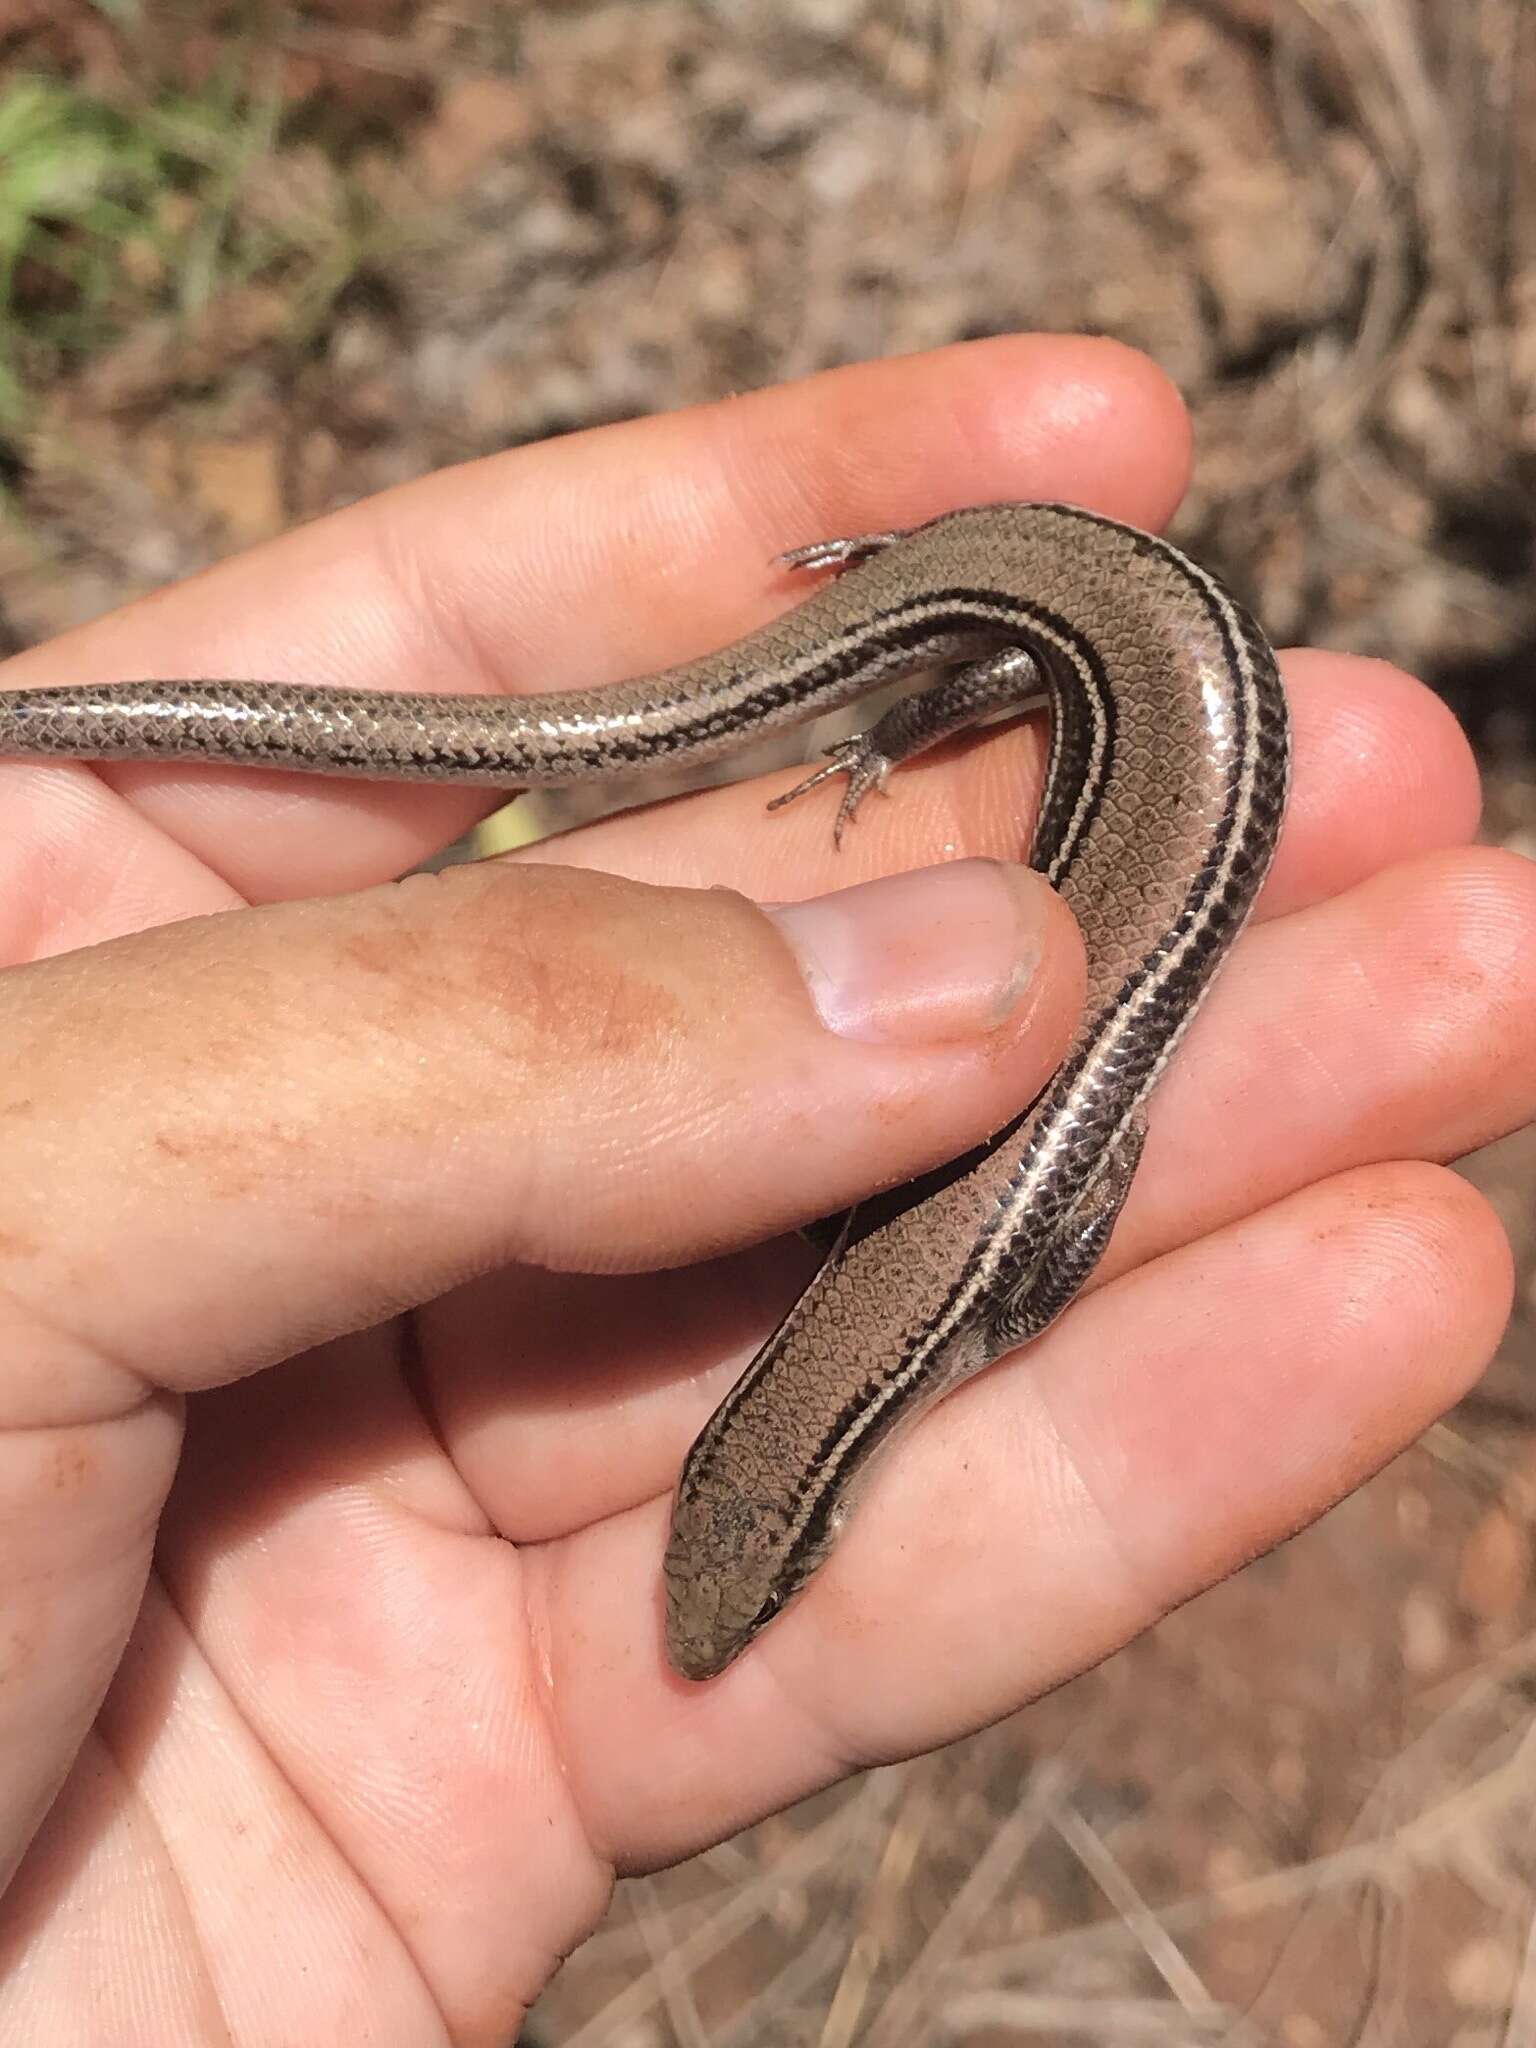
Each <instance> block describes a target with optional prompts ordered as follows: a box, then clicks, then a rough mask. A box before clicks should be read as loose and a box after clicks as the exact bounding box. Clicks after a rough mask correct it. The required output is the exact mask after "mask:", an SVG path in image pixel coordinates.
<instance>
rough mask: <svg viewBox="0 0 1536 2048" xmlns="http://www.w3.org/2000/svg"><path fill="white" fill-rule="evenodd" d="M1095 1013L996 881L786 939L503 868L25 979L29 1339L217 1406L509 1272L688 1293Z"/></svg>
mask: <svg viewBox="0 0 1536 2048" xmlns="http://www.w3.org/2000/svg"><path fill="white" fill-rule="evenodd" d="M1081 993H1082V959H1081V948H1080V945H1079V943H1078V940H1077V935H1076V932H1075V928H1074V927H1073V926H1072V923H1071V919H1070V917H1069V916H1068V914H1067V912H1066V910H1065V909H1064V907H1063V906H1062V904H1061V903H1060V901H1059V899H1057V898H1056V897H1055V896H1054V895H1053V894H1052V892H1051V891H1050V890H1049V889H1048V888H1047V887H1046V885H1045V884H1044V883H1043V882H1042V881H1041V879H1040V878H1039V877H1038V876H1035V875H1033V874H1031V873H1029V872H1028V871H1027V870H1024V869H1009V868H1004V867H1002V866H1000V865H995V864H992V863H981V862H977V863H962V864H959V865H953V866H950V867H946V868H940V869H934V870H928V871H925V872H923V873H920V874H915V875H908V876H904V877H901V878H895V879H893V880H891V881H890V882H888V883H884V884H878V885H871V886H868V887H866V888H864V889H860V890H854V891H848V892H844V893H842V894H840V895H838V896H835V897H832V898H828V899H825V900H822V901H819V902H816V903H813V904H807V905H800V906H795V907H794V908H793V909H786V910H784V911H782V912H781V913H778V914H777V916H776V918H774V919H770V918H769V917H766V916H765V915H764V914H763V912H762V911H761V910H759V909H758V908H757V907H756V906H755V905H753V904H750V903H748V902H746V901H745V900H744V899H742V898H740V897H737V896H734V895H731V894H729V893H728V892H725V891H720V890H714V891H709V892H683V891H665V890H656V889H649V888H645V887H642V886H641V885H638V884H634V883H627V882H622V881H617V880H614V879H612V878H608V877H597V876H585V875H572V874H568V873H565V872H563V871H560V870H546V871H537V872H535V871H526V872H525V871H520V870H518V869H516V868H513V867H509V866H506V865H503V864H500V863H491V864H487V865H486V866H484V867H480V868H476V869H468V870H459V871H456V872H453V873H450V874H447V875H444V876H440V877H422V878H420V879H418V880H417V881H416V882H414V883H411V884H407V885H404V886H402V887H399V888H394V889H389V890H378V891H374V892H371V893H369V894H367V895H365V896H361V897H357V898H353V899H350V900H343V901H337V900H334V899H332V900H328V901H326V902H321V903H315V904H308V905H291V906H282V907H277V908H274V909H271V910H268V911H264V912H250V913H246V912H240V913H235V914H234V915H233V916H231V917H228V918H224V919H205V920H200V921H197V922H191V923H183V924H178V925H175V926H171V927H167V928H164V929H162V930H160V931H158V932H154V933H146V934H141V935H140V936H138V937H136V938H134V939H130V940H124V941H120V942H118V943H117V944H115V945H114V946H111V947H98V948H94V949H92V950H90V951H89V952H87V953H85V954H80V955H71V956H68V957H67V958H65V959H63V960H59V961H50V962H45V963H43V964H42V965H40V966H37V967H34V968H30V969H26V970H22V971H18V972H16V973H14V974H12V975H10V976H9V977H6V978H5V979H4V981H3V982H0V1009H3V1016H4V1039H5V1044H6V1047H7V1073H8V1076H9V1077H10V1078H9V1088H10V1090H11V1091H12V1093H11V1097H10V1100H9V1101H8V1102H7V1103H6V1104H4V1105H3V1107H4V1108H5V1109H6V1111H7V1112H8V1130H7V1135H8V1148H7V1160H6V1175H5V1178H4V1184H3V1187H0V1250H5V1251H7V1252H8V1253H9V1254H10V1267H11V1273H10V1280H9V1295H10V1300H11V1302H12V1304H13V1313H17V1312H19V1313H21V1314H22V1315H23V1316H25V1315H26V1313H27V1312H28V1311H29V1310H30V1313H31V1314H32V1316H33V1317H34V1318H35V1319H37V1320H40V1321H43V1322H45V1323H46V1324H47V1326H48V1327H50V1328H53V1329H55V1330H58V1329H59V1328H60V1327H61V1326H62V1327H64V1328H65V1329H67V1330H68V1332H69V1334H70V1337H71V1338H72V1340H73V1342H74V1344H75V1345H76V1346H77V1347H79V1348H80V1349H81V1350H82V1351H85V1352H88V1353H99V1354H102V1355H104V1356H105V1357H107V1358H109V1359H111V1360H113V1361H116V1362H123V1361H129V1362H132V1363H134V1364H136V1365H137V1366H138V1367H139V1369H140V1370H142V1371H144V1372H146V1373H147V1374H149V1375H150V1376H152V1377H154V1378H156V1379H158V1380H160V1381H162V1382H163V1383H170V1384H174V1385H177V1386H186V1385H188V1384H194V1383H205V1382H206V1381H207V1380H209V1379H211V1378H216V1377H217V1378H222V1377H228V1376H231V1375H232V1374H235V1373H238V1372H240V1371H242V1370H245V1369H247V1368H248V1367H250V1366H251V1365H253V1364H255V1363H259V1362H264V1361H265V1360H268V1359H271V1358H273V1357H276V1356H279V1355H286V1354H288V1353H291V1352H293V1351H296V1350H298V1349H300V1348H301V1347H303V1346H305V1345H307V1344H310V1343H313V1342H315V1341H317V1340H318V1339H319V1338H321V1337H322V1336H326V1335H332V1334H335V1333H337V1332H339V1331H342V1330H346V1329H356V1328H360V1327H362V1326H364V1325H366V1324H369V1323H372V1322H375V1321H377V1320H379V1319H380V1318H381V1317H383V1316H384V1315H386V1314H388V1313H390V1312H391V1311H393V1310H395V1309H398V1308H401V1307H404V1306H409V1305H411V1304H414V1303H416V1302H420V1301H422V1300H425V1299H427V1298H429V1297H431V1296H434V1295H436V1294H438V1293H440V1292H441V1291H442V1290H443V1289H445V1288H447V1287H449V1286H451V1285H452V1284H453V1283H454V1282H456V1281H459V1280H462V1279H463V1278H465V1277H466V1275H468V1274H471V1273H475V1272H480V1271H484V1270H486V1269H487V1268H490V1267H493V1266H496V1265H500V1264H503V1263H505V1262H507V1261H508V1260H513V1259H526V1260H532V1261H534V1262H536V1263H538V1264H540V1265H545V1266H556V1267H572V1266H574V1267H578V1268H586V1269H589V1270H602V1269H605V1268H612V1267H616V1266H630V1267H644V1266H648V1265H649V1266H653V1265H674V1264H678V1263H681V1262H683V1261H685V1260H688V1259H691V1258H698V1257H701V1256H703V1255H705V1254H706V1253H708V1252H711V1251H718V1250H722V1249H726V1248H729V1247H730V1246H732V1245H733V1244H738V1243H742V1242H746V1241H749V1240H751V1239H754V1238H759V1237H762V1236H765V1235H769V1234H772V1233H773V1232H775V1231H779V1230H782V1229H784V1228H786V1227H787V1226H789V1225H790V1224H792V1223H794V1222H795V1221H798V1220H804V1219H805V1217H806V1216H807V1215H808V1214H812V1215H813V1214H818V1213H821V1212H823V1211H825V1210H829V1209H834V1208H837V1207H839V1206H841V1205H843V1204H845V1203H846V1202H848V1201H850V1200H853V1199H856V1198H857V1197H858V1196H860V1195H861V1194H863V1193H865V1192H867V1191H868V1190H869V1189H871V1188H872V1187H875V1186H878V1185H882V1184H885V1183H888V1182H889V1181H891V1180H893V1179H899V1178H903V1177H905V1176H907V1175H909V1174H910V1173H912V1172H913V1171H916V1170H918V1169H921V1168H923V1167H925V1166H928V1165H931V1164H934V1163H936V1162H938V1161H940V1160H942V1159H944V1158H946V1157H948V1156H950V1155H951V1154H952V1153H953V1152H955V1151H956V1150H957V1149H960V1148H962V1147H963V1146H964V1145H965V1144H967V1143H970V1142H972V1141H974V1140H976V1139H979V1138H980V1137H982V1136H984V1135H985V1133H986V1132H987V1131H988V1130H989V1129H991V1128H994V1127H995V1126H996V1124H997V1123H998V1122H1000V1121H1002V1120H1003V1118H1004V1117H1006V1116H1007V1115H1008V1114H1010V1113H1011V1112H1012V1110H1013V1109H1014V1108H1015V1107H1016V1106H1017V1104H1018V1103H1019V1102H1020V1101H1023V1100H1027V1099H1028V1097H1029V1096H1030V1095H1031V1094H1032V1093H1033V1092H1034V1090H1035V1089H1036V1088H1037V1087H1038V1086H1039V1085H1040V1083H1041V1081H1042V1080H1043V1079H1044V1077H1045V1075H1046V1074H1047V1073H1048V1072H1049V1071H1050V1069H1051V1066H1052V1064H1053V1063H1054V1061H1055V1060H1057V1059H1059V1057H1060V1055H1061V1051H1062V1049H1063V1046H1064V1044H1065V1040H1066V1037H1067V1034H1068V1031H1069V1028H1070V1025H1071V1023H1072V1021H1073V1019H1074V1017H1075V1014H1076V1006H1077V1005H1078V1003H1079V1002H1080V1001H1081ZM54 1216H58V1217H67V1218H68V1224H69V1227H68V1229H67V1231H63V1232H60V1231H43V1230H40V1229H39V1227H38V1218H39V1217H54ZM192 1216H195V1217H196V1218H197V1219H198V1240H197V1242H198V1257H197V1259H196V1261H195V1262H189V1261H188V1259H187V1257H186V1251H185V1247H186V1234H187V1219H188V1217H192ZM274 1273H278V1274H281V1275H282V1282H283V1284H282V1287H281V1289H280V1290H278V1291H277V1292H275V1293H274V1290H273V1288H272V1286H271V1282H270V1276H271V1275H272V1274H274ZM16 1304H19V1305H20V1307H19V1311H18V1310H17V1308H16V1307H15V1305H16ZM61 1304H62V1306H61ZM29 1391H30V1393H31V1395H32V1396H33V1397H35V1398H36V1399H38V1400H39V1401H41V1403H42V1406H43V1409H44V1411H45V1412H47V1413H50V1414H51V1412H52V1410H51V1408H50V1406H49V1402H50V1396H49V1388H48V1384H47V1383H46V1382H44V1383H43V1384H40V1385H39V1386H37V1387H36V1388H32V1389H30V1390H29Z"/></svg>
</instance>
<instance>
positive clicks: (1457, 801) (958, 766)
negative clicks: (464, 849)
mask: <svg viewBox="0 0 1536 2048" xmlns="http://www.w3.org/2000/svg"><path fill="white" fill-rule="evenodd" d="M1284 670H1285V680H1286V692H1287V695H1288V697H1289V699H1290V705H1291V717H1292V723H1293V727H1294V753H1295V772H1294V775H1293V778H1292V795H1291V801H1290V805H1289V807H1288V810H1287V814H1286V820H1285V830H1284V832H1283V834H1282V835H1281V841H1280V848H1279V851H1278V853H1277V855H1276V858H1275V864H1274V867H1273V869H1272V870H1271V873H1270V876H1269V879H1268V881H1267V883H1266V884H1265V889H1264V894H1263V897H1262V899H1261V904H1260V913H1259V914H1260V916H1275V915H1277V914H1279V913H1280V912H1283V911H1286V910H1293V909H1296V908H1297V907H1298V906H1300V905H1302V904H1306V903H1315V902H1317V901H1318V900H1320V899H1321V898H1322V897H1324V896H1328V895H1332V894H1333V893H1334V892H1335V891H1337V890H1339V889H1344V888H1348V887H1349V886H1350V885H1351V884H1352V883H1354V882H1358V881H1362V880H1364V879H1365V877H1366V876H1368V875H1372V874H1375V873H1377V872H1378V871H1379V870H1380V869H1382V868H1384V867H1389V866H1390V865H1391V864H1392V863H1393V862H1394V861H1400V860H1407V859H1410V858H1411V857H1412V856H1414V855H1415V854H1421V853H1428V852H1431V851H1433V850H1435V849H1436V848H1439V847H1447V846H1460V845H1463V844H1465V842H1466V841H1467V840H1468V839H1470V838H1471V836H1472V834H1473V833H1474V832H1475V831H1476V829H1477V819H1478V811H1479V806H1480V802H1481V789H1480V784H1479V779H1478V770H1477V763H1476V760H1475V759H1474V757H1473V754H1472V750H1471V748H1470V747H1469V745H1468V744H1467V740H1466V737H1465V735H1464V734H1463V732H1462V730H1461V728H1460V726H1458V725H1457V723H1456V721H1455V719H1454V718H1453V717H1452V715H1451V713H1450V712H1449V711H1448V710H1447V709H1446V707H1445V706H1444V704H1442V703H1441V701H1440V699H1439V698H1438V697H1436V696H1435V695H1434V694H1433V693H1432V692H1431V691H1429V690H1427V689H1426V688H1425V687H1424V685H1423V684H1422V683H1419V682H1416V681H1415V680H1414V679H1413V678H1412V677H1411V676H1406V675H1404V674H1403V672H1402V671H1401V670H1400V669H1395V668H1392V667H1391V666H1390V665H1389V664H1388V663H1386V662H1380V661H1367V660H1363V659H1361V658H1359V657H1357V656H1352V655H1342V654H1321V653H1317V652H1311V651H1307V650H1300V651H1298V652H1295V653H1292V654H1290V655H1287V657H1286V658H1285V662H1284ZM1045 754H1046V732H1045V728H1044V725H1043V723H1042V722H1040V721H1035V720H1031V721H1028V722H1025V723H1021V724H1019V725H1017V726H1015V727H1014V728H1013V729H1012V730H1010V731H1008V732H1006V733H999V734H996V735H991V734H986V735H978V736H977V737H975V738H972V739H967V740H963V741H959V742H956V743H953V744H951V745H949V746H945V747H940V748H936V749H935V750H934V751H933V752H932V753H931V754H925V755H921V756H919V757H918V758H917V759H916V760H914V761H911V762H906V763H904V764H903V765H902V767H901V769H900V770H899V772H898V773H897V775H896V776H894V777H893V778H892V782H891V801H890V802H889V803H866V804H865V805H864V807H863V809H862V810H861V811H860V812H859V815H858V817H857V819H856V820H855V821H854V825H853V827H852V829H851V830H850V831H849V832H848V833H847V834H846V836H845V838H844V840H843V845H842V848H841V850H839V849H837V848H835V847H834V845H833V843H832V832H831V817H832V813H833V811H834V810H835V808H836V801H837V799H836V794H835V792H833V793H831V794H829V795H827V796H826V797H825V798H823V797H811V798H808V799H806V800H805V801H803V802H801V803H796V804H792V805H790V806H788V807H787V808H786V809H785V810H783V811H779V812H776V813H775V814H774V816H773V817H772V818H771V819H767V818H765V817H764V815H763V811H764V805H765V803H766V801H767V799H768V798H769V797H771V796H773V795H776V794H777V793H779V792H780V791H781V790H782V789H787V788H789V787H790V786H791V785H792V784H793V782H794V780H795V775H796V771H794V770H792V769H787V770H785V771H783V773H782V774H781V775H778V776H774V777H766V778H759V779H757V780H754V781H751V782H745V783H739V784H736V785H734V786H733V787H730V788H724V789H716V790H710V791H708V792H707V793H705V794H702V795H697V796H690V797H689V798H687V799H686V825H687V828H688V829H687V830H686V831H682V830H669V829H667V826H668V823H669V818H668V813H667V810H666V807H661V808H660V809H652V810H650V811H648V812H647V813H646V814H645V817H644V819H643V820H640V821H637V820H636V819H634V818H628V817H617V818H608V819H604V820H603V821H602V822H601V823H599V824H595V825H589V826H584V827H583V828H582V829H581V830H580V831H575V832H568V833H565V834H562V835H561V836H560V837H559V838H557V839H553V840H549V841H546V842H545V843H543V844H542V845H539V846H535V847H532V848H530V849H529V850H528V851H527V852H526V853H524V854H520V855H519V856H518V858H519V859H520V860H523V861H525V862H528V863H529V864H544V863H548V862H560V863H562V864H565V865H572V866H581V867H591V868H598V869H601V870H602V871H603V872H604V873H608V874H626V875H632V876H634V877H635V878H636V879H637V880H641V881H652V882H677V883H682V884H683V885H685V886H691V887H702V886H704V885H706V884H708V883H711V882H716V883H721V884H723V885H724V886H725V887H727V888H738V889H744V890H747V891H748V892H749V893H750V892H752V891H756V893H758V894H760V895H763V896H770V897H779V896H792V895H798V894H801V893H803V892H814V891H815V890H818V889H830V888H835V887H836V886H837V885H838V884H839V883H841V882H846V881H854V880H858V879H861V878H862V877H864V876H866V875H878V874H889V873H890V872H892V871H893V870H894V869H897V868H901V867H911V866H915V865H919V864H922V863H924V862H928V861H936V860H947V859H953V858H954V857H955V856H956V855H957V854H960V855H964V854H976V853H979V854H986V855H990V856H992V857H994V858H1000V859H1005V860H1015V859H1021V858H1022V857H1023V849H1024V847H1025V845H1026V843H1027V840H1028V835H1029V830H1030V826H1031V822H1032V820H1033V818H1034V813H1035V807H1036V804H1037V802H1038V799H1039V795H1040V785H1041V781H1042V778H1043V775H1044V769H1045Z"/></svg>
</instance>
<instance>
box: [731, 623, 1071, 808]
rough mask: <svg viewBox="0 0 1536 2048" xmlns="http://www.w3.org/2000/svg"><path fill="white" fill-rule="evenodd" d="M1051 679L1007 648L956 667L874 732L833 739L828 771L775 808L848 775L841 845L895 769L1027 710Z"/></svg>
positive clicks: (887, 715) (900, 701)
mask: <svg viewBox="0 0 1536 2048" xmlns="http://www.w3.org/2000/svg"><path fill="white" fill-rule="evenodd" d="M1044 681H1045V678H1044V676H1043V674H1042V672H1041V668H1040V664H1039V662H1038V661H1036V659H1035V657H1034V656H1033V655H1032V654H1030V653H1029V652H1028V651H1027V650H1026V649H1024V648H1022V647H1004V648H1000V649H999V650H998V652H997V653H996V654H988V655H984V656H983V657H982V658H981V659H980V660H979V661H968V662H966V663H964V664H963V665H962V666H961V667H959V668H954V669H950V670H949V671H948V672H947V673H946V674H944V675H942V676H940V678H939V680H938V681H937V682H936V683H932V684H930V685H929V687H928V688H927V689H926V690H915V691H914V692H913V693H912V694H911V695H910V696H907V697H898V698H897V700H896V702H895V703H894V704H892V705H890V706H889V707H888V708H887V709H886V710H885V711H882V712H881V714H880V716H879V717H878V718H877V719H876V720H875V722H874V724H873V725H872V726H870V727H869V728H868V730H867V731H865V732H856V733H853V734H851V735H850V736H849V738H847V739H843V740H836V741H834V742H833V744H832V745H831V746H830V747H828V748H827V749H826V754H827V760H826V761H825V763H824V764H823V766H821V767H820V768H816V769H813V770H812V771H811V773H810V774H809V775H807V776H806V778H805V780H804V781H803V782H797V783H796V784H795V786H794V788H793V789H787V790H785V792H784V794H783V795H782V796H776V797H774V798H773V800H772V801H771V802H770V804H769V805H768V808H769V810H770V811H777V810H780V809H782V807H783V806H784V805H785V804H792V803H793V802H794V800H795V798H796V797H798V796H804V795H805V793H806V792H807V790H812V789H815V788H817V786H818V785H819V784H821V783H823V782H826V781H828V780H830V778H831V777H832V776H834V775H846V776H847V778H848V787H847V788H846V789H845V790H844V791H843V800H842V802H841V803H840V804H839V805H838V810H837V821H836V823H835V824H834V825H833V827H832V838H833V841H834V842H835V844H837V845H838V846H841V845H842V843H843V832H844V830H845V828H846V827H847V825H848V822H849V820H850V819H851V818H852V817H853V816H854V814H855V813H856V811H857V810H858V808H859V805H860V804H861V803H863V801H864V799H865V797H866V796H868V795H869V792H870V791H871V790H872V789H879V790H883V789H884V788H885V783H886V777H887V776H888V775H889V774H890V772H891V770H892V769H893V768H895V767H897V766H899V764H900V763H901V762H903V761H910V760H911V758H912V756H913V755H914V754H921V753H923V752H924V751H925V750H926V749H927V748H929V747H936V746H937V745H938V744H939V742H940V740H947V739H951V738H953V736H954V735H955V734H956V733H959V732H965V731H967V730H969V728H970V727H971V726H973V725H977V724H979V723H980V722H981V721H982V720H983V719H984V718H990V717H992V716H994V715H995V714H996V713H997V712H999V711H1012V710H1021V709H1022V708H1023V707H1024V706H1025V705H1026V704H1031V703H1033V702H1034V701H1035V700H1036V699H1037V698H1038V697H1039V695H1040V693H1041V691H1042V689H1043V687H1044Z"/></svg>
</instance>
